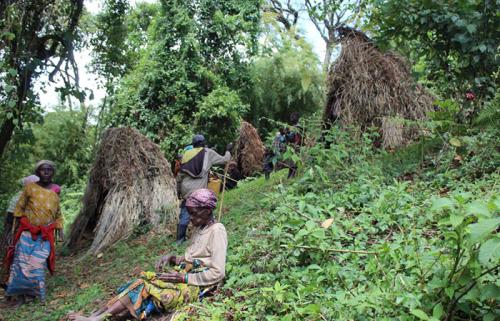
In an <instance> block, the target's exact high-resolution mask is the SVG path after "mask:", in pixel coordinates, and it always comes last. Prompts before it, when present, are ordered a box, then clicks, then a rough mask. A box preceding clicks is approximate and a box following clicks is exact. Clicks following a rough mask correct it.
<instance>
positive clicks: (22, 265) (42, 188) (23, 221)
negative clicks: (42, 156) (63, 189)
mask: <svg viewBox="0 0 500 321" xmlns="http://www.w3.org/2000/svg"><path fill="white" fill-rule="evenodd" d="M54 172H55V164H54V163H53V162H51V161H47V160H43V161H40V162H38V163H37V164H36V166H35V173H36V175H37V176H38V177H39V181H37V182H33V183H29V184H26V185H25V186H24V189H23V192H22V194H21V196H20V197H19V200H18V202H17V205H16V209H15V210H14V220H15V221H14V224H15V225H16V226H18V227H17V232H16V234H15V237H14V242H13V243H14V246H13V247H12V248H11V249H10V250H9V253H8V254H7V267H8V268H10V274H9V280H8V282H7V293H6V294H7V295H8V296H20V297H21V299H25V297H24V296H28V297H39V298H40V300H41V301H42V302H43V301H45V297H46V288H45V268H48V269H49V271H50V272H51V273H53V272H54V267H55V240H54V233H55V231H56V230H57V231H59V238H60V239H61V240H62V239H63V230H62V229H63V218H62V215H61V211H60V207H59V195H58V194H57V192H56V191H55V189H54V185H55V184H53V183H52V177H53V176H54Z"/></svg>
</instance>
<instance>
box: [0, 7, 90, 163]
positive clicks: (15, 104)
mask: <svg viewBox="0 0 500 321" xmlns="http://www.w3.org/2000/svg"><path fill="white" fill-rule="evenodd" d="M82 10H83V0H74V1H62V0H59V1H54V0H31V1H2V4H1V5H0V30H2V32H1V33H0V41H1V42H0V86H1V89H2V90H1V91H0V101H1V102H0V123H1V125H0V126H1V127H0V155H3V153H4V151H5V149H6V147H7V144H8V142H9V141H10V140H11V138H12V135H13V133H14V130H15V129H16V127H17V128H22V126H23V124H25V123H28V122H30V121H32V120H33V116H34V114H36V113H37V111H36V107H37V94H36V93H35V92H34V91H33V85H34V82H35V80H37V79H38V78H39V77H40V76H41V75H42V74H45V73H49V79H50V80H53V79H54V77H55V76H57V75H59V74H61V75H64V77H62V78H63V81H64V85H65V87H64V88H61V90H62V93H63V94H78V91H75V90H74V89H73V88H71V84H70V82H71V83H73V84H76V85H78V70H77V68H76V63H75V60H74V57H73V49H74V46H75V40H76V39H77V38H78V35H77V27H78V22H79V19H80V16H81V14H82ZM80 98H81V97H80Z"/></svg>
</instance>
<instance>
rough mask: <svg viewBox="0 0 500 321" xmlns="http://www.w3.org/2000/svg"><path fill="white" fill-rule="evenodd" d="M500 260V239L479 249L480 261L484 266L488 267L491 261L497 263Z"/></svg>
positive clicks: (490, 241) (494, 239) (493, 239)
mask: <svg viewBox="0 0 500 321" xmlns="http://www.w3.org/2000/svg"><path fill="white" fill-rule="evenodd" d="M499 259H500V237H495V238H492V239H490V240H488V241H486V242H485V243H484V244H483V245H481V248H480V249H479V256H478V260H479V262H480V263H481V264H482V265H488V263H489V262H490V260H492V261H493V262H495V261H496V260H499Z"/></svg>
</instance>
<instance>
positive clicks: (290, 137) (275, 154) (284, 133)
mask: <svg viewBox="0 0 500 321" xmlns="http://www.w3.org/2000/svg"><path fill="white" fill-rule="evenodd" d="M290 119H291V121H292V124H293V125H292V127H291V128H290V127H282V128H280V130H279V131H278V132H277V133H276V136H275V137H274V140H273V143H272V146H271V147H267V148H266V150H265V154H264V165H263V172H264V175H265V178H266V180H267V179H269V178H270V176H271V173H272V172H273V171H274V170H280V169H283V168H288V178H293V177H295V175H296V174H297V164H296V163H295V162H294V161H293V160H291V159H289V158H285V157H284V154H285V152H286V150H287V148H288V147H290V148H292V149H293V150H294V151H296V152H297V151H298V150H299V149H300V147H301V146H302V144H303V129H302V127H301V126H300V125H299V116H298V114H296V113H293V114H292V115H291V117H290Z"/></svg>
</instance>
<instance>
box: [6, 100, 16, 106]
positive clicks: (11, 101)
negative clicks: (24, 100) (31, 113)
mask: <svg viewBox="0 0 500 321" xmlns="http://www.w3.org/2000/svg"><path fill="white" fill-rule="evenodd" d="M7 106H9V108H14V107H16V102H15V101H14V100H9V102H8V103H7Z"/></svg>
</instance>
